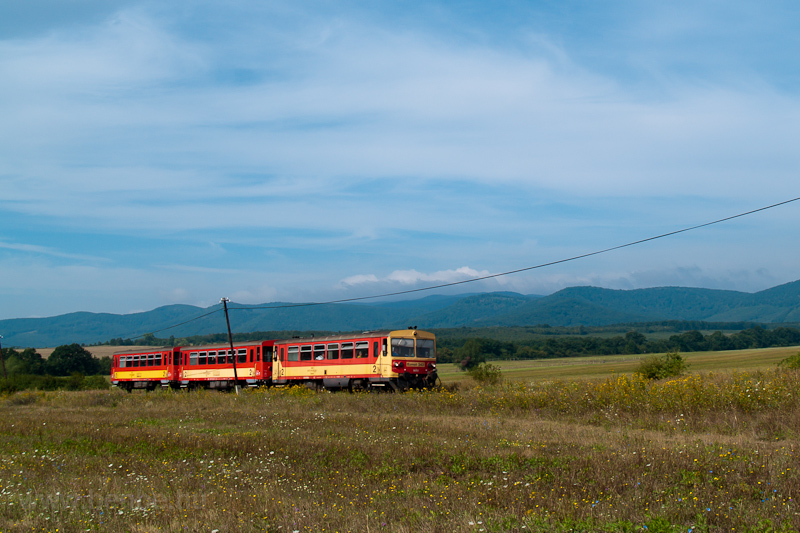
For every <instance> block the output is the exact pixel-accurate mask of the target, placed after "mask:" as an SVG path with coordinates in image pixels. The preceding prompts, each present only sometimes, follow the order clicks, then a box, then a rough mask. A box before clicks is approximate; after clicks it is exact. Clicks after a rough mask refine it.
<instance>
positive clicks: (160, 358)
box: [156, 354, 164, 366]
mask: <svg viewBox="0 0 800 533" xmlns="http://www.w3.org/2000/svg"><path fill="white" fill-rule="evenodd" d="M163 358H164V354H156V365H158V366H161V361H162V360H163Z"/></svg>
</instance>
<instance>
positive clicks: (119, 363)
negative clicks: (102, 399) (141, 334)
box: [111, 347, 181, 392]
mask: <svg viewBox="0 0 800 533" xmlns="http://www.w3.org/2000/svg"><path fill="white" fill-rule="evenodd" d="M180 351H181V349H180V347H175V348H153V349H151V350H147V351H144V352H143V351H136V352H121V353H117V354H114V359H113V361H112V363H111V384H112V385H116V386H117V387H119V388H121V389H125V390H127V391H128V392H130V391H132V390H133V389H147V390H154V389H155V388H156V387H162V388H165V389H166V388H170V387H175V386H176V384H177V379H178V374H179V369H180Z"/></svg>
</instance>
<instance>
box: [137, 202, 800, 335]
mask: <svg viewBox="0 0 800 533" xmlns="http://www.w3.org/2000/svg"><path fill="white" fill-rule="evenodd" d="M798 200H800V196H799V197H797V198H792V199H791V200H784V201H783V202H778V203H776V204H772V205H768V206H765V207H759V208H758V209H753V210H750V211H745V212H744V213H739V214H737V215H732V216H729V217H725V218H720V219H717V220H713V221H711V222H705V223H703V224H697V225H696V226H690V227H687V228H682V229H679V230H675V231H670V232H667V233H662V234H660V235H655V236H653V237H647V238H645V239H639V240H636V241H631V242H628V243H625V244H620V245H617V246H612V247H610V248H604V249H602V250H596V251H594V252H588V253H585V254H580V255H575V256H572V257H567V258H565V259H559V260H556V261H550V262H547V263H540V264H538V265H533V266H529V267H524V268H517V269H515V270H508V271H506V272H499V273H497V274H488V275H486V276H479V277H476V278H470V279H465V280H461V281H453V282H450V283H441V284H439V285H430V286H427V287H420V288H417V289H408V290H404V291H397V292H387V293H383V294H375V295H372V296H358V297H354V298H342V299H340V300H329V301H325V302H306V303H296V304H282V305H259V306H252V307H228V309H229V310H251V309H290V308H293V307H312V306H318V305H331V304H340V303H348V302H359V301H363V300H374V299H377V298H388V297H390V296H400V295H403V294H413V293H417V292H423V291H430V290H434V289H442V288H445V287H453V286H456V285H463V284H465V283H474V282H476V281H482V280H486V279H492V278H499V277H502V276H510V275H511V274H519V273H520V272H527V271H529V270H536V269H539V268H544V267H548V266H553V265H559V264H562V263H568V262H570V261H576V260H578V259H584V258H586V257H592V256H594V255H600V254H605V253H608V252H612V251H614V250H620V249H622V248H628V247H630V246H636V245H638V244H642V243H645V242H649V241H655V240H657V239H663V238H665V237H670V236H672V235H678V234H679V233H686V232H687V231H693V230H696V229H700V228H705V227H707V226H713V225H714V224H720V223H722V222H727V221H729V220H734V219H736V218H741V217H745V216H747V215H752V214H754V213H758V212H760V211H766V210H768V209H774V208H776V207H779V206H782V205H786V204H790V203H792V202H796V201H798ZM221 310H222V308H220V309H215V310H213V311H210V312H208V313H206V314H204V315H200V316H198V317H195V318H192V319H190V320H186V321H184V322H181V323H180V324H174V325H172V326H168V327H165V328H161V329H158V330H156V331H151V332H148V333H152V334H155V333H159V332H161V331H166V330H168V329H172V328H176V327H178V326H183V325H184V324H188V323H189V322H194V321H195V320H199V319H201V318H203V317H206V316H208V315H212V314H214V313H218V312H220V311H221ZM145 335H147V333H144V334H142V335H137V336H135V337H128V338H132V339H136V338H139V337H144V336H145Z"/></svg>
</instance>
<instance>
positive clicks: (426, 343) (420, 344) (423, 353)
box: [417, 339, 436, 357]
mask: <svg viewBox="0 0 800 533" xmlns="http://www.w3.org/2000/svg"><path fill="white" fill-rule="evenodd" d="M417 357H436V350H435V348H434V343H433V339H417Z"/></svg>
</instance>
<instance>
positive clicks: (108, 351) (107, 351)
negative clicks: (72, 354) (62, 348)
mask: <svg viewBox="0 0 800 533" xmlns="http://www.w3.org/2000/svg"><path fill="white" fill-rule="evenodd" d="M86 349H87V350H89V353H91V354H92V355H93V356H95V357H97V358H98V359H100V358H101V357H111V356H112V355H113V354H115V353H117V352H130V351H133V350H154V349H156V348H154V347H153V346H87V347H86ZM53 350H55V348H37V349H36V351H37V352H39V353H40V354H42V357H44V358H45V359H47V358H48V357H50V354H51V353H53Z"/></svg>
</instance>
